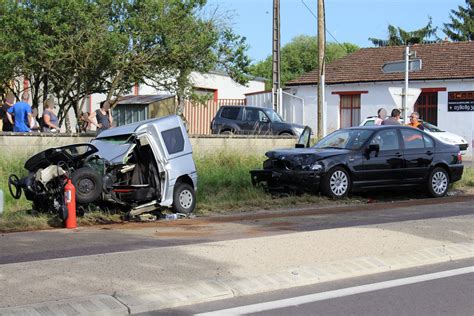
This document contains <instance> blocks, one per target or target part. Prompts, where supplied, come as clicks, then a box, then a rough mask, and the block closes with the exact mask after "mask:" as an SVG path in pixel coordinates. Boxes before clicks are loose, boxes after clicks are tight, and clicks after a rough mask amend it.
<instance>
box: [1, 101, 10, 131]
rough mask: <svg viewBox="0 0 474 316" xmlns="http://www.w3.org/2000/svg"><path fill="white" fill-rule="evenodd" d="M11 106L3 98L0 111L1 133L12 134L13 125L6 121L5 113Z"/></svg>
mask: <svg viewBox="0 0 474 316" xmlns="http://www.w3.org/2000/svg"><path fill="white" fill-rule="evenodd" d="M11 106H12V104H11V103H10V101H9V100H8V98H6V97H5V98H3V102H2V107H1V109H0V118H1V119H2V123H3V126H2V131H3V132H13V124H12V123H10V121H9V120H8V115H7V111H8V109H9V108H11Z"/></svg>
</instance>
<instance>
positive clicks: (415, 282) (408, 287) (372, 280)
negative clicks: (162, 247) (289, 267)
mask: <svg viewBox="0 0 474 316" xmlns="http://www.w3.org/2000/svg"><path fill="white" fill-rule="evenodd" d="M473 264H474V260H463V261H457V262H450V263H443V264H437V265H432V266H425V267H421V268H414V269H408V270H402V271H397V272H388V273H382V274H378V275H373V276H366V277H360V278H353V279H346V280H342V281H337V282H329V283H323V284H318V285H313V286H307V287H300V288H295V289H288V290H284V291H276V292H270V293H265V294H262V295H253V296H247V297H240V298H236V299H229V300H222V301H218V302H212V303H205V304H198V305H194V306H187V307H181V308H179V309H170V310H162V311H156V312H151V313H144V314H141V315H142V316H145V315H206V316H211V315H212V316H214V315H220V316H224V315H237V314H239V315H258V316H263V315H268V316H278V315H282V316H283V315H285V316H286V315H364V316H366V315H417V316H419V315H421V316H423V315H430V316H431V315H473V314H474V272H473V271H474V266H473ZM466 270H467V271H466ZM453 271H454V272H453ZM469 271H471V272H470V273H469ZM449 273H451V274H456V273H458V274H457V275H454V276H445V274H449ZM421 278H426V279H428V280H422V279H421ZM420 279H421V280H420ZM407 280H408V281H409V282H412V283H411V284H405V283H406V282H408V281H407ZM394 283H396V284H395V286H394ZM388 285H390V286H392V287H386V286H388ZM377 287H380V288H379V289H378V288H377ZM357 291H362V293H357ZM364 291H365V292H364ZM335 296H339V297H335ZM305 300H306V301H312V302H306V303H302V302H304V301H305ZM278 306H279V307H278Z"/></svg>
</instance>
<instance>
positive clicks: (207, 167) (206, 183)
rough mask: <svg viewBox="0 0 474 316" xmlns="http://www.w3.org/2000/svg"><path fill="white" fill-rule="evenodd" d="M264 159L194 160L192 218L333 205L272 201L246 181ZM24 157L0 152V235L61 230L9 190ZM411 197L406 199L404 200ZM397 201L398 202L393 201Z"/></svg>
mask: <svg viewBox="0 0 474 316" xmlns="http://www.w3.org/2000/svg"><path fill="white" fill-rule="evenodd" d="M264 158H265V157H263V156H260V155H258V156H257V155H242V154H240V155H236V154H229V153H216V154H214V155H211V156H205V157H197V158H196V159H195V162H196V167H197V170H198V177H199V180H198V181H199V184H198V191H197V208H196V214H197V215H209V214H221V213H229V212H243V211H252V210H256V209H274V208H278V207H281V208H283V207H295V206H303V205H308V204H326V205H328V204H331V205H332V204H334V203H336V202H334V201H329V200H328V199H327V198H325V197H321V196H318V195H298V196H296V195H285V196H279V197H275V196H272V195H270V194H267V193H266V192H264V191H263V190H262V189H261V188H255V187H253V186H252V185H251V183H250V174H249V171H250V170H252V169H258V168H261V166H262V162H263V160H264ZM25 159H26V157H16V158H9V157H7V156H5V155H3V154H0V189H2V190H3V192H4V198H5V205H4V214H3V216H0V232H8V231H23V230H38V229H48V228H52V227H61V226H62V223H61V221H59V219H58V218H57V217H55V216H53V215H50V214H38V213H36V212H34V211H32V210H31V203H30V202H29V201H27V200H26V199H25V198H24V197H23V196H22V198H21V199H19V200H15V199H13V198H12V197H11V195H10V193H9V192H8V176H9V175H10V174H11V173H15V174H17V175H18V176H25V175H26V170H25V169H24V168H23V165H24V161H25ZM454 189H457V190H462V191H465V192H469V193H474V168H465V170H464V175H463V178H462V180H461V181H459V182H457V183H456V184H455V185H454ZM408 198H410V197H408ZM395 199H397V198H395ZM365 202H366V198H365V197H361V196H354V197H352V198H350V199H346V200H342V201H338V202H337V203H339V204H357V203H365ZM118 222H122V219H121V217H120V214H113V213H106V212H91V213H88V214H86V215H85V216H84V217H80V218H79V219H78V225H79V226H87V225H95V224H110V223H118Z"/></svg>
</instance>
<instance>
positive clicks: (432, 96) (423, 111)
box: [415, 92, 438, 125]
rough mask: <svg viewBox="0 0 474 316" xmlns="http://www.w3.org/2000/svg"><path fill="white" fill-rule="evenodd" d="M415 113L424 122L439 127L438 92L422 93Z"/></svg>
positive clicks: (416, 104)
mask: <svg viewBox="0 0 474 316" xmlns="http://www.w3.org/2000/svg"><path fill="white" fill-rule="evenodd" d="M415 111H416V112H418V113H419V114H420V118H421V119H422V120H424V121H427V122H428V123H431V124H433V125H438V92H422V93H421V94H420V96H419V97H418V100H416V103H415Z"/></svg>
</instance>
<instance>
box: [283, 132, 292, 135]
mask: <svg viewBox="0 0 474 316" xmlns="http://www.w3.org/2000/svg"><path fill="white" fill-rule="evenodd" d="M280 136H293V134H291V133H288V132H284V133H280Z"/></svg>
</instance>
